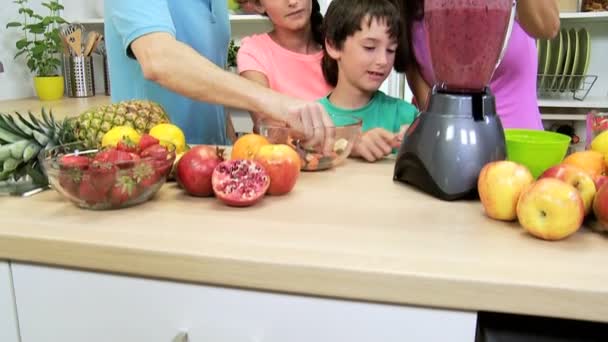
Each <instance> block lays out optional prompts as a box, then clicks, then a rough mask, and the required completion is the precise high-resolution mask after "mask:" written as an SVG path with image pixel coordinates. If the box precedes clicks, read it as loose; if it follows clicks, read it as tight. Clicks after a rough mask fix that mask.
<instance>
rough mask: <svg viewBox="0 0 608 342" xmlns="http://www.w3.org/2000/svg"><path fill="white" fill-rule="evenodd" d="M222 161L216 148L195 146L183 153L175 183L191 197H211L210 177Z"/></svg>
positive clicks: (220, 152) (178, 164)
mask: <svg viewBox="0 0 608 342" xmlns="http://www.w3.org/2000/svg"><path fill="white" fill-rule="evenodd" d="M222 161H223V158H222V151H221V150H220V149H218V148H217V147H215V146H209V145H198V146H195V147H193V148H191V149H190V150H189V151H187V152H186V153H184V155H183V156H182V157H181V159H180V160H179V162H178V163H177V172H176V175H175V177H176V180H177V183H178V184H179V185H180V186H181V187H182V188H184V190H186V192H187V193H188V194H190V195H192V196H199V197H206V196H212V195H213V187H212V186H211V177H212V175H213V170H214V169H215V167H216V166H218V165H219V164H220V163H221V162H222Z"/></svg>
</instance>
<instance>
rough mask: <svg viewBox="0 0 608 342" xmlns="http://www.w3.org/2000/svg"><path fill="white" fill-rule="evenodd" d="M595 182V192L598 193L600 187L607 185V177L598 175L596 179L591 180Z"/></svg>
mask: <svg viewBox="0 0 608 342" xmlns="http://www.w3.org/2000/svg"><path fill="white" fill-rule="evenodd" d="M593 181H594V182H595V190H596V192H597V191H600V188H601V187H602V185H604V184H606V183H608V176H604V175H599V176H597V177H595V179H594V180H593Z"/></svg>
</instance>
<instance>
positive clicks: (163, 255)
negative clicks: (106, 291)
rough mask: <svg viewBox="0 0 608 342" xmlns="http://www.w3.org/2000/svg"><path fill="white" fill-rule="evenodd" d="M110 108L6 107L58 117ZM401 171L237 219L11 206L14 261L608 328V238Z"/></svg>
mask: <svg viewBox="0 0 608 342" xmlns="http://www.w3.org/2000/svg"><path fill="white" fill-rule="evenodd" d="M109 102H110V98H109V97H107V96H96V97H91V98H80V99H77V98H64V99H63V100H60V101H53V102H40V101H38V100H37V99H25V100H14V101H0V111H3V112H10V111H14V110H21V111H23V110H28V109H29V110H33V111H39V109H40V107H41V105H43V106H45V107H46V108H49V107H50V108H52V109H53V112H54V115H56V116H57V117H58V118H61V117H62V116H66V115H74V114H78V113H80V112H82V111H83V110H85V109H87V108H90V107H93V106H97V105H101V104H104V103H109ZM392 166H393V165H392V161H391V160H386V161H384V162H381V163H377V164H366V163H362V162H357V161H354V160H349V161H347V163H346V164H345V165H344V166H342V167H340V168H337V169H335V170H332V171H326V172H320V173H303V174H302V176H301V179H300V181H299V182H298V185H297V186H296V189H295V190H294V192H292V193H291V194H290V195H288V196H287V197H282V198H276V197H275V198H273V197H267V198H266V199H264V201H263V202H261V203H260V204H258V205H256V206H255V207H251V208H244V209H234V208H228V207H226V206H223V205H222V204H220V203H219V201H217V200H216V199H213V198H207V199H201V198H193V197H188V196H186V195H184V194H183V193H182V192H181V191H179V190H178V189H176V187H175V184H167V185H165V186H164V188H163V189H162V190H161V191H160V192H159V194H158V195H157V196H156V198H155V199H154V200H152V201H150V202H148V203H145V204H143V205H140V206H138V207H133V208H129V209H124V210H118V211H107V212H106V211H104V212H96V211H87V210H81V209H78V208H76V207H75V206H73V205H72V204H71V203H69V202H67V201H65V200H63V199H62V198H61V197H60V196H59V195H58V194H57V193H55V192H54V191H45V192H43V193H41V194H38V195H35V196H33V197H29V198H9V197H0V207H1V208H2V215H0V217H1V218H0V259H2V258H3V259H8V260H15V261H25V262H37V263H44V264H49V265H58V266H62V267H77V268H84V269H89V270H98V271H106V272H117V273H124V274H130V275H137V276H146V277H156V278H164V279H171V280H177V281H188V282H196V283H208V284H218V285H224V286H235V287H247V288H257V289H265V290H275V291H282V292H291V293H300V294H310V295H319V296H330V297H338V298H348V299H357V300H368V301H380V302H389V303H398V304H405V305H421V306H427V307H440V308H453V309H459V310H489V311H498V312H512V313H525V314H534V315H544V316H553V317H566V318H575V319H586V320H596V321H603V322H608V285H607V284H608V272H606V271H605V265H607V264H608V240H606V238H605V237H604V236H601V235H599V234H596V233H592V232H590V231H587V230H586V229H583V230H581V231H580V232H579V233H577V234H576V235H574V236H572V237H570V238H568V239H567V240H564V241H560V242H546V241H542V240H538V239H535V238H532V237H531V236H529V235H528V234H526V233H525V232H524V231H523V229H522V228H521V227H519V226H518V225H517V224H515V223H513V224H506V223H502V222H496V221H493V220H490V219H488V218H486V217H485V216H484V215H483V214H482V208H481V204H480V203H479V202H476V201H464V202H443V201H440V200H436V199H434V198H432V197H430V196H427V195H425V194H422V193H420V192H418V191H416V190H414V189H412V188H410V187H408V186H404V185H401V184H396V183H393V181H392V180H391V178H392V177H391V176H392Z"/></svg>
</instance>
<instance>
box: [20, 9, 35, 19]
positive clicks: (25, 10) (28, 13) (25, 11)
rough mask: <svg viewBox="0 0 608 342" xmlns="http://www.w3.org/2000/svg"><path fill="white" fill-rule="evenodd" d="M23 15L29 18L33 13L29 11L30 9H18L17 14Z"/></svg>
mask: <svg viewBox="0 0 608 342" xmlns="http://www.w3.org/2000/svg"><path fill="white" fill-rule="evenodd" d="M23 13H25V14H27V15H29V16H30V17H31V16H32V15H34V11H32V10H31V9H29V8H23V7H22V8H20V9H19V14H23Z"/></svg>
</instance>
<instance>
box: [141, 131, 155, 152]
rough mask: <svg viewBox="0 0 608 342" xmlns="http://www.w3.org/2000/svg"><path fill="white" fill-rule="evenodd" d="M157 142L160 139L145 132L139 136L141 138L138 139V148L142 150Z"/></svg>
mask: <svg viewBox="0 0 608 342" xmlns="http://www.w3.org/2000/svg"><path fill="white" fill-rule="evenodd" d="M159 142H160V141H159V140H158V139H156V138H155V137H153V136H151V135H150V134H147V133H145V134H144V135H142V136H141V139H139V150H140V151H143V150H145V149H146V148H148V147H150V146H152V145H156V144H158V143H159Z"/></svg>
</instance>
